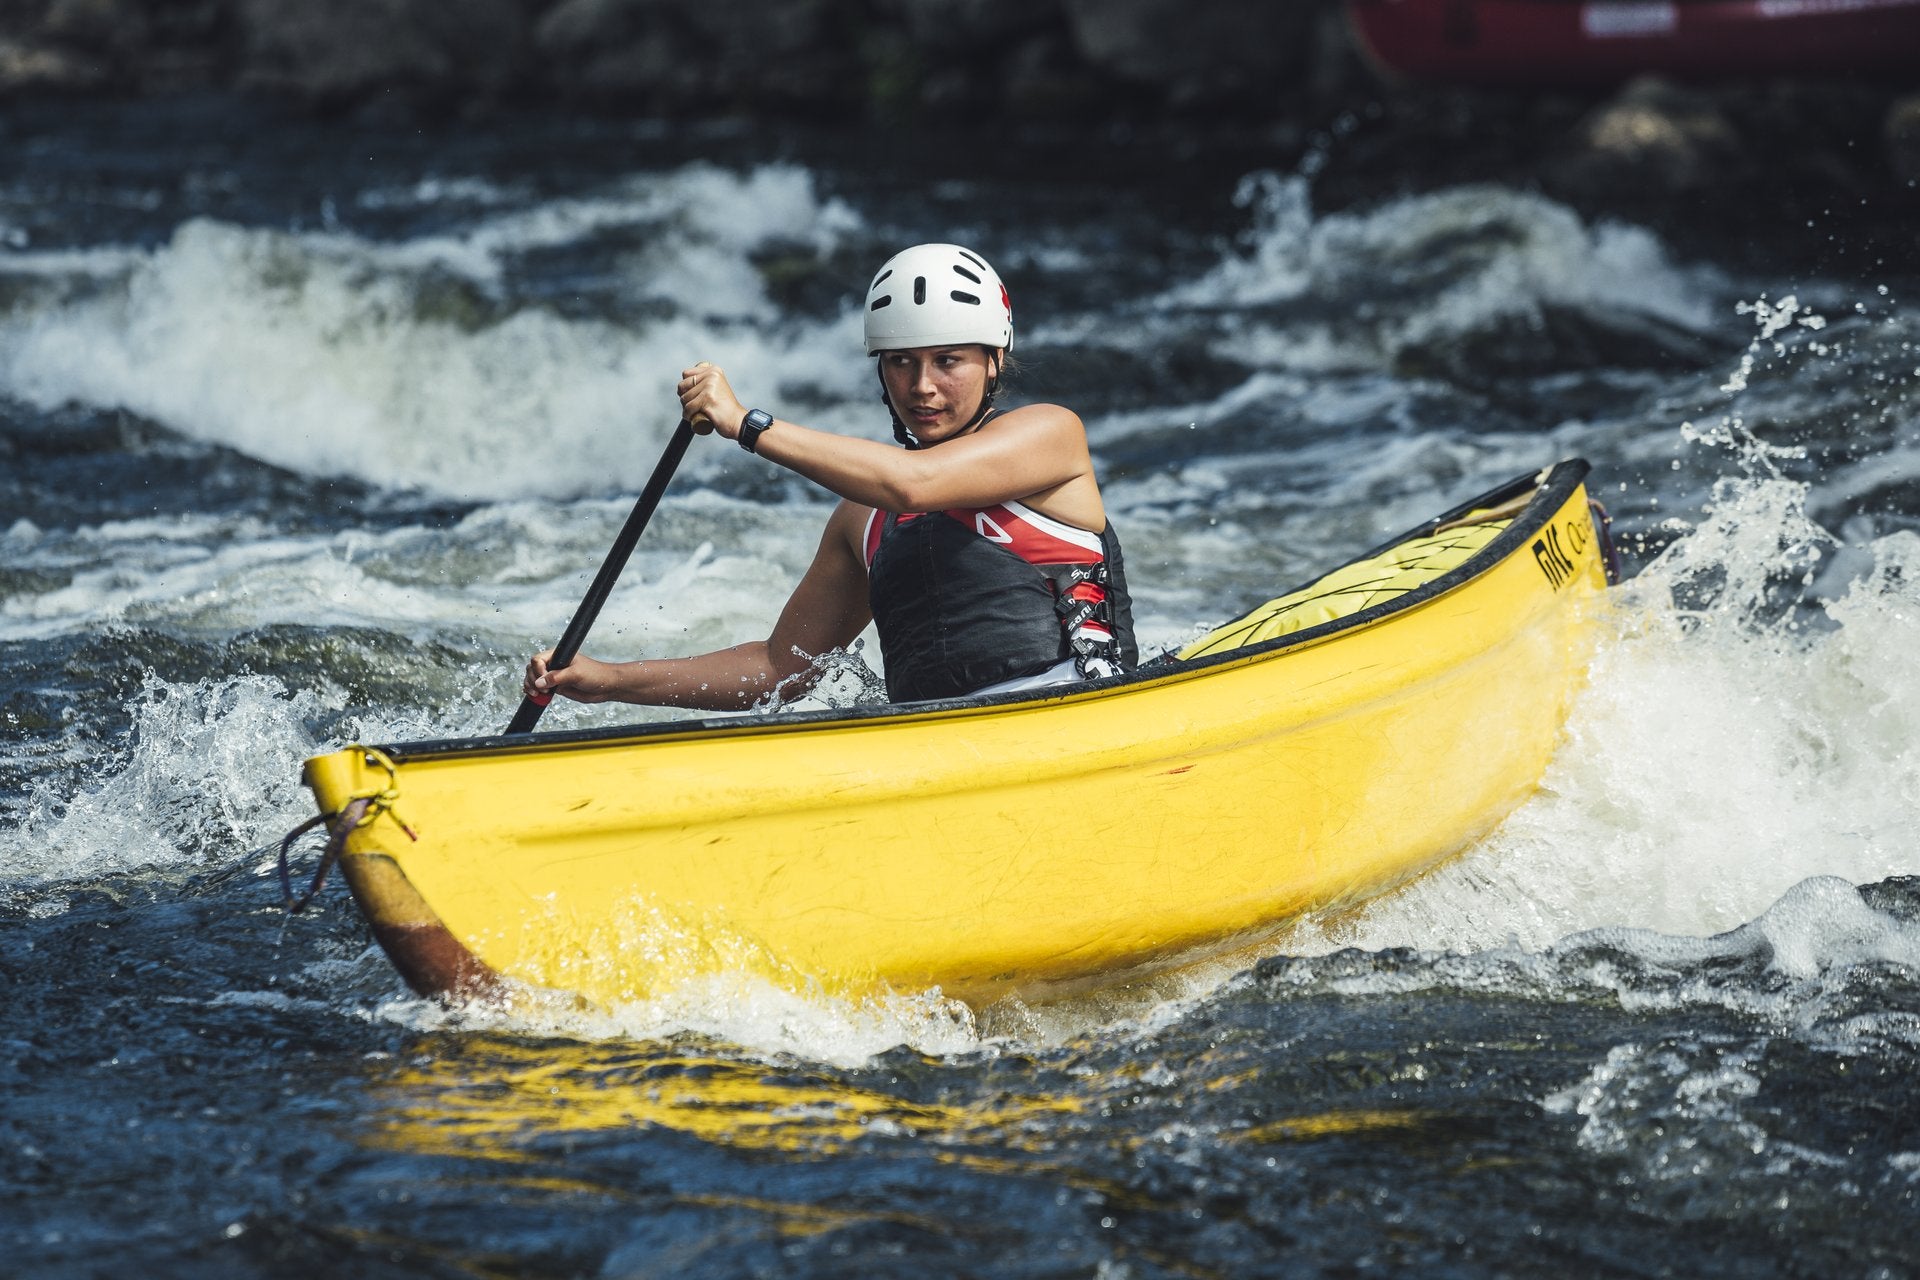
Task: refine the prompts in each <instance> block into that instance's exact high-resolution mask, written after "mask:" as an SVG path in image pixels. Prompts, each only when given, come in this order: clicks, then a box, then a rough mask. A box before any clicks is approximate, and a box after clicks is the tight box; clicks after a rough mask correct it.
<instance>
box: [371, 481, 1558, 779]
mask: <svg viewBox="0 0 1920 1280" xmlns="http://www.w3.org/2000/svg"><path fill="white" fill-rule="evenodd" d="M1590 470H1591V468H1590V466H1589V464H1588V463H1587V462H1586V461H1585V460H1584V459H1581V458H1570V459H1567V460H1565V461H1562V462H1559V463H1556V464H1555V465H1554V466H1553V467H1551V468H1549V469H1548V470H1547V471H1546V472H1545V473H1544V476H1543V473H1542V472H1539V471H1530V472H1528V473H1526V474H1525V475H1522V476H1519V477H1516V478H1515V479H1513V480H1510V481H1507V482H1506V483H1505V484H1502V485H1499V486H1496V487H1495V488H1493V489H1489V490H1488V491H1486V492H1485V493H1482V494H1479V495H1477V496H1476V497H1473V498H1470V499H1468V500H1467V501H1465V502H1463V503H1460V504H1459V505H1458V506H1455V507H1453V508H1450V509H1449V510H1447V511H1443V512H1441V513H1440V514H1439V515H1437V516H1431V517H1429V518H1427V519H1425V520H1423V521H1421V522H1420V523H1419V524H1417V525H1415V526H1414V527H1413V528H1411V529H1409V530H1407V531H1406V532H1403V533H1400V534H1397V535H1395V536H1394V537H1392V538H1389V539H1388V540H1386V541H1385V542H1382V543H1380V544H1379V545H1378V546H1376V547H1373V548H1371V549H1369V550H1367V551H1364V552H1362V553H1360V554H1359V555H1356V556H1353V557H1351V558H1350V559H1348V560H1347V561H1345V562H1343V563H1342V564H1341V565H1335V566H1333V567H1332V568H1331V569H1328V570H1325V571H1323V572H1322V573H1320V574H1316V575H1315V577H1314V578H1313V579H1310V580H1309V582H1312V581H1318V580H1319V579H1320V578H1321V577H1324V576H1325V575H1326V573H1331V572H1337V571H1338V570H1339V569H1341V568H1344V567H1345V565H1347V564H1353V563H1355V562H1357V561H1361V560H1366V559H1368V558H1370V557H1372V556H1376V555H1379V554H1381V553H1382V552H1384V551H1386V550H1388V549H1390V548H1392V547H1394V546H1397V545H1399V544H1400V543H1401V542H1404V541H1406V540H1408V539H1411V538H1417V537H1423V536H1427V535H1430V534H1431V533H1432V532H1433V530H1434V529H1435V528H1436V527H1438V526H1439V525H1442V524H1445V523H1447V522H1448V521H1451V520H1457V519H1459V518H1460V517H1462V516H1465V515H1467V514H1468V513H1470V512H1473V511H1476V510H1481V509H1484V508H1487V507H1491V506H1496V505H1498V504H1500V503H1501V502H1505V501H1509V500H1511V499H1512V498H1514V497H1517V496H1518V495H1519V494H1521V493H1523V492H1525V491H1527V490H1528V489H1530V488H1531V489H1533V490H1534V495H1533V499H1532V501H1530V502H1529V503H1528V504H1527V505H1526V507H1525V508H1524V509H1522V510H1521V511H1520V513H1519V514H1518V515H1516V516H1514V517H1513V521H1512V523H1511V524H1509V525H1508V526H1507V527H1506V528H1505V529H1503V530H1502V531H1501V532H1500V533H1499V534H1498V535H1496V536H1495V537H1494V538H1493V539H1492V540H1490V541H1489V542H1488V543H1487V545H1486V546H1484V547H1482V548H1480V549H1479V550H1478V551H1476V552H1474V553H1473V555H1471V556H1469V557H1468V558H1467V559H1466V560H1464V561H1462V562H1461V563H1460V564H1459V565H1457V566H1456V567H1454V568H1453V569H1450V570H1448V571H1447V572H1446V573H1443V574H1441V575H1440V576H1439V577H1437V578H1435V579H1434V580H1433V581H1431V582H1429V583H1427V584H1425V585H1424V586H1421V587H1417V588H1415V589H1414V590H1412V591H1409V592H1407V593H1405V594H1404V595H1400V596H1396V597H1395V598H1393V599H1392V600H1387V601H1383V602H1381V603H1379V604H1376V605H1372V606H1369V607H1368V608H1365V609H1361V610H1359V611H1357V612H1355V613H1352V614H1349V615H1347V616H1346V617H1343V618H1336V619H1333V620H1331V621H1329V622H1323V623H1319V624H1317V625H1315V626H1312V627H1307V628H1304V629H1302V630H1300V631H1297V632H1293V633H1291V634H1289V635H1284V636H1276V637H1275V638H1273V639H1271V640H1264V641H1261V642H1259V643H1257V644H1251V645H1246V646H1244V647H1241V648H1236V649H1230V650H1227V651H1226V652H1223V653H1217V654H1209V655H1207V656H1205V657H1200V658H1194V659H1191V660H1187V661H1178V660H1174V661H1158V660H1156V661H1154V662H1151V663H1148V664H1143V665H1142V666H1140V667H1137V668H1135V669H1134V670H1133V671H1130V672H1126V673H1124V674H1121V675H1114V676H1108V677H1105V678H1103V679H1100V680H1089V681H1084V682H1081V683H1077V684H1072V685H1065V686H1053V687H1051V688H1049V689H1046V690H1041V691H1037V692H1021V693H1004V694H999V695H995V696H992V697H986V698H943V699H934V700H929V701H925V702H905V703H889V704H886V705H882V706H873V707H856V708H851V709H844V710H843V709H825V710H820V711H799V712H794V711H785V712H766V713H759V714H753V715H737V716H729V717H727V718H724V719H695V720H669V721H659V722H653V723H646V724H636V725H618V726H613V727H611V728H594V729H561V730H557V731H554V732H552V733H540V734H524V735H522V734H515V735H507V734H490V735H487V736H484V737H475V738H437V739H426V740H421V741H415V742H401V743H393V744H383V745H381V746H380V747H379V750H381V751H383V752H385V753H386V754H387V755H388V756H389V757H391V758H392V759H393V760H394V761H395V762H397V763H405V762H407V761H417V760H427V759H436V758H439V759H444V758H449V757H455V756H473V755H513V754H519V753H522V752H527V751H548V750H552V749H555V748H584V747H596V746H608V745H612V744H616V743H623V742H640V741H646V740H649V739H661V738H688V737H727V736H733V735H739V734H752V733H767V732H791V731H800V730H818V729H831V728H838V727H843V726H845V727H852V726H859V725H871V724H873V723H874V722H876V721H888V720H903V719H918V718H922V717H936V716H952V715H956V714H960V713H964V714H979V713H981V712H983V711H984V712H992V711H997V710H1000V709H1002V708H1006V707H1011V706H1020V705H1031V704H1033V703H1036V702H1041V703H1044V702H1060V701H1067V700H1069V699H1071V700H1075V701H1077V700H1080V699H1083V698H1089V697H1099V696H1102V695H1105V694H1110V693H1115V692H1119V691H1122V690H1130V689H1135V688H1140V687H1144V686H1150V685H1154V684H1158V683H1161V682H1166V681H1185V680H1188V679H1192V678H1193V677H1194V675H1195V674H1196V673H1203V672H1205V671H1207V670H1209V669H1211V668H1215V667H1223V666H1228V665H1240V664H1246V663H1249V662H1254V661H1261V660H1265V659H1267V658H1270V657H1272V656H1273V655H1275V654H1277V653H1281V652H1284V651H1287V650H1290V649H1296V648H1303V647H1306V646H1308V645H1314V644H1318V643H1320V642H1322V641H1325V640H1327V639H1329V638H1331V637H1334V636H1337V635H1339V634H1341V633H1343V632H1346V631H1351V630H1355V629H1358V628H1361V627H1366V626H1372V625H1374V624H1376V623H1378V622H1380V621H1382V620H1384V619H1386V618H1388V617H1391V616H1393V615H1394V614H1398V613H1403V612H1406V611H1408V610H1411V609H1416V608H1418V607H1420V606H1421V605H1424V604H1426V603H1428V602H1429V601H1432V600H1435V599H1437V598H1439V597H1441V596H1443V595H1446V594H1448V593H1450V592H1452V591H1454V590H1456V589H1458V588H1459V587H1461V586H1464V585H1465V584H1466V583H1468V582H1470V581H1471V580H1473V579H1474V578H1476V577H1478V576H1479V575H1481V574H1482V573H1485V572H1486V571H1488V570H1489V569H1491V568H1493V567H1494V566H1496V565H1498V564H1500V563H1501V562H1502V561H1504V560H1505V559H1506V558H1507V557H1508V556H1510V555H1511V554H1512V553H1513V552H1514V551H1515V549H1517V548H1518V547H1520V546H1521V545H1523V544H1524V543H1525V542H1526V541H1527V539H1529V538H1531V537H1532V536H1533V535H1535V534H1536V533H1538V532H1539V531H1540V530H1541V529H1542V528H1544V527H1545V525H1546V524H1547V522H1548V521H1549V520H1550V519H1551V518H1552V517H1553V516H1554V515H1555V514H1556V513H1557V512H1558V511H1559V510H1560V508H1561V507H1562V506H1563V505H1565V503H1566V500H1567V499H1568V498H1569V497H1570V496H1571V495H1572V494H1573V493H1574V491H1575V490H1576V489H1578V488H1579V486H1580V484H1581V483H1582V482H1583V481H1584V480H1585V479H1586V477H1587V474H1588V472H1589V471H1590ZM1300 585H1301V586H1305V585H1308V583H1302V584H1300ZM1283 594H1284V593H1283Z"/></svg>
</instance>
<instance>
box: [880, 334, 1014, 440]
mask: <svg viewBox="0 0 1920 1280" xmlns="http://www.w3.org/2000/svg"><path fill="white" fill-rule="evenodd" d="M999 358H1000V357H999V353H998V352H996V351H993V350H992V349H991V348H988V347H983V346H980V345H979V344H977V343H967V344H965V345H963V346H954V347H909V348H907V349H906V350H903V351H883V352H881V353H880V376H881V378H882V379H883V380H884V381H885V383H886V386H887V399H889V400H891V401H893V411H894V412H895V413H897V414H899V415H900V421H902V422H904V423H906V424H907V429H908V430H909V431H911V432H913V435H914V438H915V439H917V440H919V441H920V443H922V444H938V443H940V441H942V440H950V439H952V438H953V437H954V436H957V435H959V434H960V433H961V432H963V431H965V430H966V428H967V424H968V423H970V422H972V421H973V419H974V415H975V414H977V413H979V412H980V401H981V399H982V398H983V397H984V396H985V395H986V394H987V382H988V379H989V378H990V377H991V376H992V374H993V371H994V367H995V365H996V364H997V363H998V361H999Z"/></svg>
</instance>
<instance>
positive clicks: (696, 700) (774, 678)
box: [524, 502, 873, 711]
mask: <svg viewBox="0 0 1920 1280" xmlns="http://www.w3.org/2000/svg"><path fill="white" fill-rule="evenodd" d="M866 516H867V513H866V510H865V509H864V508H861V507H858V506H856V505H854V504H853V503H850V502H843V503H841V504H840V505H839V507H838V508H836V509H835V510H834V513H833V515H832V517H831V518H830V519H828V521H827V528H826V531H825V532H824V533H823V534H822V535H821V537H820V547H819V549H818V550H817V551H815V552H814V556H813V563H812V564H811V565H809V566H808V567H807V572H806V574H805V575H804V576H803V577H802V578H801V579H800V585H799V586H798V587H796V588H794V592H793V595H792V596H791V597H790V598H789V599H788V600H787V604H786V607H785V608H784V609H782V610H781V611H780V617H779V620H778V621H776V622H775V623H774V626H773V634H772V635H771V636H769V637H768V638H767V639H765V640H753V641H749V642H748V643H746V644H737V645H734V646H733V647H732V648H730V649H717V650H715V651H714V652H712V653H703V654H699V655H696V656H694V657H690V658H654V659H645V660H642V661H639V662H601V661H599V660H598V659H595V658H589V657H587V656H586V655H585V654H581V655H579V656H578V657H576V658H575V659H574V660H573V662H572V663H571V664H570V665H569V666H567V667H566V668H564V669H563V670H559V671H550V670H548V669H547V659H548V658H549V657H551V656H552V650H547V651H545V652H543V653H539V654H535V655H534V657H533V658H532V660H531V661H529V662H528V663H527V672H526V679H525V682H524V688H525V690H526V692H527V694H528V696H530V697H532V696H537V695H542V694H549V693H553V694H559V695H560V696H562V697H567V698H572V699H574V700H576V701H578V702H637V703H641V704H644V705H647V706H656V707H695V708H699V709H702V710H707V711H742V710H745V709H746V708H748V707H751V706H752V705H753V704H754V703H756V702H758V701H759V700H760V699H762V698H764V697H765V696H766V695H767V694H769V693H771V692H772V691H773V690H774V689H775V688H776V687H778V686H780V685H781V684H782V683H783V682H789V681H791V682H792V683H789V684H787V686H786V687H787V688H788V689H789V690H791V691H792V692H794V693H801V692H805V691H806V690H807V689H808V688H811V687H812V685H813V682H814V680H816V679H817V678H818V672H817V671H816V670H815V669H814V668H813V666H812V664H811V662H810V659H811V658H813V657H817V656H818V655H820V654H822V653H825V652H827V651H828V650H830V649H840V648H845V647H846V646H847V645H849V644H851V643H852V642H853V638H854V637H855V636H857V635H859V634H860V631H861V629H862V628H863V627H865V626H866V625H867V623H868V622H869V621H871V620H872V617H873V615H872V613H871V611H870V610H869V609H868V607H867V572H866V565H865V563H864V557H863V556H862V554H861V547H860V540H861V538H862V537H863V535H864V533H865V528H866Z"/></svg>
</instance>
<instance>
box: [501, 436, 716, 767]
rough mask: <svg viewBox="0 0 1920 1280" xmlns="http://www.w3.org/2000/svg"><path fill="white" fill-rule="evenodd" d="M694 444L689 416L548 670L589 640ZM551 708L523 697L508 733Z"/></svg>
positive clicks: (522, 729)
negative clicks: (602, 606) (601, 608)
mask: <svg viewBox="0 0 1920 1280" xmlns="http://www.w3.org/2000/svg"><path fill="white" fill-rule="evenodd" d="M691 443H693V427H692V425H691V424H689V423H688V422H687V420H686V419H684V418H682V419H681V420H680V425H679V426H677V427H675V428H674V430H673V438H672V439H671V440H669V441H667V449H666V452H665V453H662V454H661V455H660V461H659V462H658V463H657V464H655V466H654V468H653V475H652V476H650V477H648V479H647V486H646V488H644V489H642V490H641V491H640V499H639V501H637V502H635V503H634V504H633V514H631V515H629V516H628V517H627V523H626V524H625V525H623V526H622V527H621V529H620V536H619V537H618V538H615V539H614V540H613V546H612V547H610V548H609V549H608V551H607V558H606V559H605V560H604V561H603V562H601V565H600V572H599V573H597V574H595V575H594V579H593V585H592V586H591V587H588V588H587V596H586V599H584V600H582V601H581V602H580V607H579V608H578V609H576V610H575V611H574V614H573V621H572V622H569V623H568V624H567V629H566V631H565V633H563V634H562V635H561V637H560V643H559V644H557V645H555V646H554V647H553V657H551V658H549V659H548V660H547V670H549V671H558V670H560V668H562V667H564V666H566V665H567V664H568V663H570V662H572V661H573V658H574V655H575V654H577V653H579V652H580V646H581V645H582V644H584V643H586V639H587V632H588V631H589V630H591V629H592V627H593V621H594V619H595V618H598V617H599V616H600V606H601V605H603V604H605V603H606V602H607V596H608V595H609V594H611V593H612V591H613V584H614V583H615V582H616V581H618V580H619V577H620V571H621V570H622V569H624V568H626V567H627V558H628V557H629V556H631V555H632V554H633V548H634V546H635V544H637V543H638V542H639V541H640V535H641V534H642V533H644V532H646V528H647V521H648V520H651V519H652V518H653V509H654V508H655V507H657V506H659V505H660V495H661V494H663V493H665V492H666V490H667V483H668V482H669V481H670V480H672V479H673V473H674V472H675V471H677V470H678V469H679V467H680V459H682V458H684V457H685V456H686V454H687V446H688V445H689V444H691ZM546 709H547V704H546V703H544V702H535V701H534V700H533V699H532V698H522V699H521V700H520V709H519V710H518V711H516V712H514V713H513V720H512V722H511V723H510V724H508V725H507V729H506V731H507V732H508V733H532V732H533V726H534V725H536V724H538V723H540V713H541V712H543V711H545V710H546Z"/></svg>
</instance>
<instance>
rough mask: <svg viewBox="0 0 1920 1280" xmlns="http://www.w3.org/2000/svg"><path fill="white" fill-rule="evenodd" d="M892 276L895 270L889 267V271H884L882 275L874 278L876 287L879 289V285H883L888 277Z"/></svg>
mask: <svg viewBox="0 0 1920 1280" xmlns="http://www.w3.org/2000/svg"><path fill="white" fill-rule="evenodd" d="M892 274H893V268H892V267H888V268H887V269H886V270H885V271H882V272H881V273H880V274H879V275H877V276H875V277H874V278H873V283H874V285H875V286H876V287H878V286H879V285H880V284H881V283H882V282H883V281H885V280H886V278H887V277H888V276H890V275H892Z"/></svg>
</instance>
